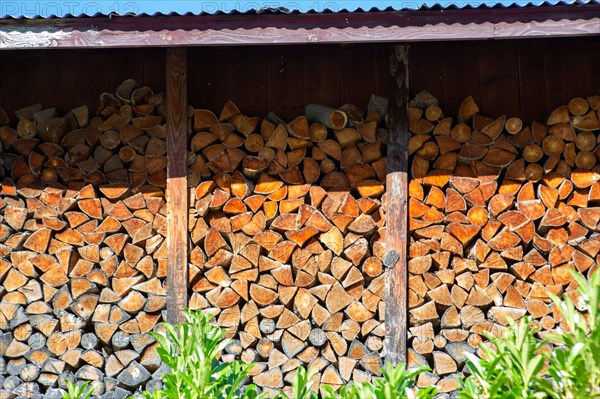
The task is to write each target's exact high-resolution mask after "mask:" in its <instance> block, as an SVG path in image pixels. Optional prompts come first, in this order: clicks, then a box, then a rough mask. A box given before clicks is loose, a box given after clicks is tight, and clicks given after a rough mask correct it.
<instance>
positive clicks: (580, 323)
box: [64, 272, 600, 399]
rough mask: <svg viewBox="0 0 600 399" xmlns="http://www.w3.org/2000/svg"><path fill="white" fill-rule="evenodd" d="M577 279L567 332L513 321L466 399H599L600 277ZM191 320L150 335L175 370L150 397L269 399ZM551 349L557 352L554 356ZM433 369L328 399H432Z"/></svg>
mask: <svg viewBox="0 0 600 399" xmlns="http://www.w3.org/2000/svg"><path fill="white" fill-rule="evenodd" d="M573 276H574V279H575V281H576V282H577V283H578V284H579V287H578V291H579V293H580V294H581V301H580V303H578V304H577V306H576V304H573V302H572V301H571V299H570V298H568V297H566V298H565V299H560V298H558V297H554V296H553V297H552V300H553V301H554V303H555V304H556V306H557V307H558V308H559V309H560V311H561V312H562V314H563V315H564V319H565V324H566V325H567V326H568V329H569V331H567V332H564V333H562V334H548V335H546V336H545V337H544V338H545V339H541V338H538V337H537V336H536V334H537V329H535V328H534V327H533V326H532V322H531V319H530V318H528V317H525V318H523V319H522V320H521V321H520V322H519V323H514V322H511V326H510V328H508V329H507V330H506V332H505V334H504V336H502V337H495V336H492V335H489V334H488V335H486V337H487V338H488V339H489V341H490V343H491V345H490V344H489V343H488V344H482V351H483V354H484V356H483V358H478V357H477V356H475V355H472V354H466V356H467V357H468V360H467V369H468V371H469V373H470V375H469V376H468V377H467V378H465V379H463V380H462V381H461V386H460V388H459V398H460V399H580V398H586V399H587V398H598V399H600V332H599V331H598V326H599V325H600V309H599V306H600V272H596V273H594V274H593V276H592V277H591V278H590V281H586V279H585V278H584V277H583V276H581V275H580V274H578V273H575V272H574V273H573ZM578 307H579V308H580V309H578ZM185 315H186V319H187V322H185V323H182V324H181V325H179V326H172V325H170V324H167V323H163V324H162V325H163V326H164V332H163V333H161V334H159V333H152V334H153V336H154V338H155V339H156V340H157V342H158V343H159V348H158V349H157V350H158V354H159V356H160V358H161V359H162V361H163V362H164V363H165V364H166V365H167V366H169V367H170V369H171V372H170V373H167V374H165V375H163V377H162V382H163V385H164V387H163V389H162V390H157V391H154V392H152V393H149V392H144V393H143V395H144V398H146V399H158V398H161V399H204V398H211V399H213V398H214V399H263V398H265V397H266V395H265V394H259V390H258V388H257V387H256V386H254V385H247V386H243V383H244V382H245V380H246V377H247V375H248V372H249V370H250V369H251V368H252V366H253V365H252V364H250V365H247V364H245V363H243V362H241V361H235V362H232V363H222V362H219V361H218V356H219V354H220V353H221V352H222V351H223V349H224V348H225V346H226V345H227V343H228V341H227V340H226V339H225V336H224V332H223V330H222V329H220V328H218V327H215V326H214V325H212V324H211V323H210V319H211V316H208V315H204V314H202V313H201V312H191V311H186V313H185ZM550 343H552V344H554V345H558V346H557V347H556V348H555V349H553V350H548V349H549V348H550V347H551V346H550ZM427 370H429V369H428V368H426V367H420V368H414V369H408V370H407V369H406V367H405V365H404V364H399V365H397V366H392V365H390V364H386V365H385V367H384V368H383V370H382V377H381V378H375V379H374V380H373V381H372V382H363V383H361V384H356V383H352V382H351V383H349V384H346V385H345V386H342V387H341V388H340V389H339V390H338V391H337V392H336V391H334V390H333V389H332V388H330V387H326V386H323V387H322V391H323V398H324V399H338V398H339V399H364V398H369V399H370V398H373V399H388V398H394V399H395V398H399V399H431V398H433V397H434V396H435V395H436V393H437V388H435V387H427V388H422V389H420V390H418V391H417V390H416V389H415V380H416V378H417V377H418V375H419V374H420V373H422V372H424V371H427ZM315 374H316V371H314V370H308V371H307V370H306V369H304V368H302V367H300V368H298V369H297V371H296V375H295V377H294V380H293V383H292V389H291V397H288V396H287V395H286V394H284V393H283V392H282V393H280V394H279V395H278V398H277V399H316V398H317V393H316V392H315V391H313V389H312V384H313V377H314V376H315ZM76 389H80V391H76ZM85 390H86V385H83V386H79V387H76V386H71V387H69V392H68V393H67V394H66V395H70V396H64V398H67V399H74V398H82V399H87V398H88V397H89V394H90V393H91V390H90V392H85ZM78 395H79V396H78ZM85 395H88V396H85Z"/></svg>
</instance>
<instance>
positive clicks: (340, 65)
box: [188, 45, 393, 119]
mask: <svg viewBox="0 0 600 399" xmlns="http://www.w3.org/2000/svg"><path fill="white" fill-rule="evenodd" d="M389 51H390V46H389V45H345V46H338V45H323V46H273V47H242V48H208V49H207V48H191V49H189V53H188V57H189V59H188V82H189V84H188V99H189V103H190V104H193V105H194V106H195V107H199V108H208V109H212V110H215V108H216V110H219V109H220V107H221V106H222V105H223V104H224V103H225V102H226V101H227V100H229V99H231V100H232V101H233V102H234V103H235V104H236V105H238V107H239V108H240V110H242V111H243V112H245V113H246V114H248V115H265V114H266V113H267V112H269V111H274V112H275V113H277V114H278V115H279V116H281V117H282V118H284V119H290V118H293V117H294V116H297V115H299V114H301V113H302V112H304V106H305V105H306V104H309V103H312V102H318V103H323V104H327V105H331V106H335V107H337V106H340V105H343V104H345V103H352V104H356V105H359V106H364V107H366V105H367V103H368V101H369V96H370V95H371V94H372V93H377V94H381V95H386V96H388V95H390V94H391V91H392V90H393V88H392V84H391V76H390V74H389V72H388V71H389V66H388V65H389V63H388V59H389Z"/></svg>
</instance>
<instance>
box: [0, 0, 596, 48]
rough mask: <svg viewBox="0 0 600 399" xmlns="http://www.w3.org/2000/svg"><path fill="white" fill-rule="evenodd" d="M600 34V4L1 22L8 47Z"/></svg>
mask: <svg viewBox="0 0 600 399" xmlns="http://www.w3.org/2000/svg"><path fill="white" fill-rule="evenodd" d="M599 34H600V5H594V4H592V5H582V6H555V7H531V8H521V9H516V8H503V9H487V10H486V9H467V10H464V9H463V10H426V11H410V12H374V13H327V14H272V15H206V16H168V17H166V16H165V17H115V18H70V19H35V20H27V19H14V20H11V19H5V20H0V49H26V48H53V47H60V48H85V47H87V48H100V47H102V48H109V47H147V46H170V47H173V46H214V45H248V44H302V43H355V42H363V43H369V42H371V43H376V42H418V41H436V40H473V39H508V38H525V37H527V38H533V37H565V36H586V35H599Z"/></svg>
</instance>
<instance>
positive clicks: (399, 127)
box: [384, 46, 408, 364]
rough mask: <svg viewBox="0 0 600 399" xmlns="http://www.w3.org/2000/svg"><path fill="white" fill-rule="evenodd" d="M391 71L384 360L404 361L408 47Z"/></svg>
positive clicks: (396, 53) (397, 50) (398, 51)
mask: <svg viewBox="0 0 600 399" xmlns="http://www.w3.org/2000/svg"><path fill="white" fill-rule="evenodd" d="M390 72H391V73H392V76H393V77H394V79H395V81H396V83H397V84H398V89H397V90H396V93H395V94H394V96H393V98H392V99H391V101H390V104H389V112H390V128H389V137H388V147H387V178H386V189H387V233H386V248H387V253H386V256H385V259H384V265H385V266H386V267H388V268H389V269H388V270H387V272H386V281H385V288H386V289H385V325H386V331H385V336H386V340H385V343H386V360H387V361H388V362H391V363H393V364H396V363H399V362H406V330H407V322H408V320H407V287H408V275H407V245H408V243H407V239H408V234H407V232H408V217H407V203H408V118H407V111H408V46H395V47H394V48H393V51H392V54H391V57H390Z"/></svg>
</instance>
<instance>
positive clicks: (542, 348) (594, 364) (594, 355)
mask: <svg viewBox="0 0 600 399" xmlns="http://www.w3.org/2000/svg"><path fill="white" fill-rule="evenodd" d="M572 275H573V278H574V279H575V281H576V282H577V283H578V284H579V287H578V288H577V290H578V291H579V293H580V294H581V300H582V304H581V305H580V306H581V308H582V312H581V311H579V310H578V309H577V308H576V306H575V304H573V302H572V301H571V299H570V298H569V297H567V296H565V299H560V298H558V297H556V296H554V295H552V300H553V301H554V303H555V304H556V306H557V307H558V308H559V309H560V311H561V313H562V314H563V316H564V319H565V322H566V325H567V326H568V329H569V331H565V332H563V333H561V334H547V335H546V336H545V337H544V338H545V339H540V338H538V337H537V336H536V333H537V329H536V328H533V327H532V323H531V319H530V318H528V317H525V318H523V319H522V320H521V321H520V322H519V323H514V322H511V327H510V328H509V329H507V331H506V332H505V334H504V336H502V337H494V336H492V335H490V334H486V337H487V338H488V339H489V341H490V342H491V343H492V346H491V347H489V346H487V345H486V344H483V345H482V346H481V348H482V350H483V354H484V356H483V359H480V358H478V357H477V356H475V355H472V354H467V355H466V356H467V357H468V360H467V368H468V370H469V372H470V373H471V375H470V376H469V377H467V378H466V379H464V380H463V381H462V382H461V387H460V389H459V398H460V399H521V398H523V399H583V398H586V399H587V398H600V331H599V330H598V326H599V325H600V311H599V306H600V272H595V273H594V274H593V275H592V276H591V278H590V280H589V281H587V280H586V279H585V278H584V277H583V276H582V275H581V274H579V273H576V272H572ZM585 313H587V315H584V314H585ZM550 343H552V344H555V345H558V347H557V348H555V349H553V350H548V348H550V346H549V344H550ZM544 368H546V370H545V373H542V371H543V369H544Z"/></svg>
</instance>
